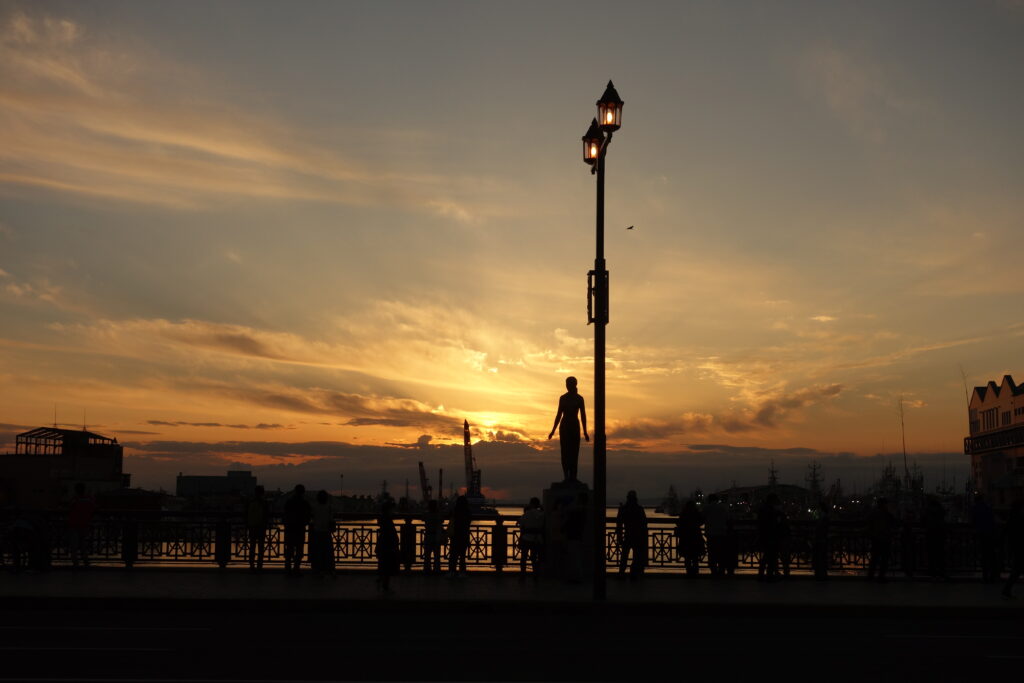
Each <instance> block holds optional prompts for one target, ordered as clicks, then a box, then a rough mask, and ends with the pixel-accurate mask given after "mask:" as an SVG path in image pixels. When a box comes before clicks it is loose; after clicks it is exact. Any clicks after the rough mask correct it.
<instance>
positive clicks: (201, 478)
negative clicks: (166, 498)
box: [175, 470, 256, 500]
mask: <svg viewBox="0 0 1024 683" xmlns="http://www.w3.org/2000/svg"><path fill="white" fill-rule="evenodd" d="M255 490H256V477H254V476H253V474H252V472H250V471H249V470H228V472H227V474H225V475H214V476H209V475H197V474H181V473H180V472H179V473H178V479H177V482H176V486H175V493H176V495H177V496H178V497H179V498H188V499H190V500H195V499H203V498H209V497H218V496H244V497H251V496H252V495H253V492H254V491H255Z"/></svg>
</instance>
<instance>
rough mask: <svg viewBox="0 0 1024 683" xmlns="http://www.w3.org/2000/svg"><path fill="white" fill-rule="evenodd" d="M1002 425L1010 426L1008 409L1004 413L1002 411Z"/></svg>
mask: <svg viewBox="0 0 1024 683" xmlns="http://www.w3.org/2000/svg"><path fill="white" fill-rule="evenodd" d="M1003 426H1004V427H1009V426H1010V411H1009V410H1007V411H1006V412H1005V413H1003Z"/></svg>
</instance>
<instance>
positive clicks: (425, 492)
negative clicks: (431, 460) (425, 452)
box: [420, 460, 433, 505]
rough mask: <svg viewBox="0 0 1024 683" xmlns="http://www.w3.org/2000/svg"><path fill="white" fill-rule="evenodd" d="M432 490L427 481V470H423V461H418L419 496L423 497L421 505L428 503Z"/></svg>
mask: <svg viewBox="0 0 1024 683" xmlns="http://www.w3.org/2000/svg"><path fill="white" fill-rule="evenodd" d="M432 493H433V489H431V488H430V482H429V481H427V470H425V469H424V468H423V461H422V460H421V461H420V494H421V495H422V496H423V504H424V505H426V504H427V503H429V502H430V498H431V494H432Z"/></svg>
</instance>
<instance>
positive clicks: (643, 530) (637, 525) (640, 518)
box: [615, 491, 647, 579]
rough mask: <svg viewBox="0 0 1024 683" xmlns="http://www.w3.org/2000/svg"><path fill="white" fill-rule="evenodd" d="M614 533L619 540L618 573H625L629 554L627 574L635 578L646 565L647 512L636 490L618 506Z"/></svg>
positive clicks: (640, 574) (628, 494)
mask: <svg viewBox="0 0 1024 683" xmlns="http://www.w3.org/2000/svg"><path fill="white" fill-rule="evenodd" d="M615 535H616V537H617V540H618V542H619V548H620V550H619V574H625V573H626V565H627V563H629V558H630V555H632V558H633V561H632V563H631V564H629V576H630V578H633V579H636V578H639V577H640V576H642V575H643V573H644V568H645V567H646V566H647V513H646V512H644V508H643V506H641V505H640V503H639V501H638V500H637V495H636V491H630V492H628V493H627V494H626V502H625V503H623V504H622V505H620V506H619V512H618V514H617V515H616V517H615Z"/></svg>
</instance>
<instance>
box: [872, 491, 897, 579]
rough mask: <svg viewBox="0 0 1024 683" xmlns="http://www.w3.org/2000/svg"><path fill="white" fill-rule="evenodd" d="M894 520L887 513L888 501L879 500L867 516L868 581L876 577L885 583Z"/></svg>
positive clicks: (894, 524)
mask: <svg viewBox="0 0 1024 683" xmlns="http://www.w3.org/2000/svg"><path fill="white" fill-rule="evenodd" d="M895 526H896V518H895V517H893V516H892V513H891V512H889V501H887V500H886V499H885V498H879V499H878V501H877V503H876V504H875V509H874V510H872V511H871V514H870V515H868V538H870V539H871V558H870V559H869V560H868V581H874V580H875V576H876V575H877V576H878V581H879V582H880V583H885V580H886V579H885V572H886V571H887V570H888V569H889V555H891V554H892V530H893V528H894V527H895Z"/></svg>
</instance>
